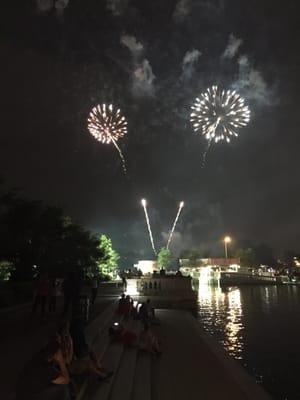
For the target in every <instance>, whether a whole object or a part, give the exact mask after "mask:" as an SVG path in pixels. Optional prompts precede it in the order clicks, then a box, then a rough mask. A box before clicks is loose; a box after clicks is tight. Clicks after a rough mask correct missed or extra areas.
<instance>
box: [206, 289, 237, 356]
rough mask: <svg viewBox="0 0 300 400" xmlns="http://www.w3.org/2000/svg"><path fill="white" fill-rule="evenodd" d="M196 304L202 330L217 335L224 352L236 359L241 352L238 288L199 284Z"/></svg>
mask: <svg viewBox="0 0 300 400" xmlns="http://www.w3.org/2000/svg"><path fill="white" fill-rule="evenodd" d="M198 304H199V313H200V316H201V321H202V323H203V326H204V328H205V329H206V330H207V331H208V332H210V333H212V334H215V335H216V333H217V336H218V338H219V340H220V342H221V343H222V344H223V346H224V348H225V350H227V351H228V353H229V354H230V355H232V356H233V357H234V358H236V359H241V358H242V352H243V344H244V338H243V330H244V326H243V319H242V317H243V309H242V301H241V293H240V290H239V289H238V288H228V290H226V291H223V290H222V289H221V288H220V287H215V286H210V285H207V284H201V282H200V284H199V290H198Z"/></svg>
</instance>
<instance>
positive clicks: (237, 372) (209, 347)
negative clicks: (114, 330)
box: [152, 310, 271, 400]
mask: <svg viewBox="0 0 300 400" xmlns="http://www.w3.org/2000/svg"><path fill="white" fill-rule="evenodd" d="M156 313H157V317H158V318H159V319H160V320H161V326H159V327H157V328H156V331H157V334H158V335H159V336H160V338H161V340H162V344H163V345H162V348H163V355H162V356H161V358H160V359H159V360H157V361H156V362H155V363H153V375H152V400H171V399H172V400H182V399H186V400H199V399H201V400H214V399H222V400H250V399H251V400H254V399H255V400H270V399H271V397H270V396H269V395H268V394H267V393H266V392H265V391H264V390H263V389H262V388H261V387H260V386H259V385H258V384H256V382H255V381H254V379H252V377H251V376H249V375H248V374H247V372H246V371H245V370H244V369H243V368H242V367H241V366H240V365H239V364H238V363H237V362H236V361H234V360H233V359H231V358H230V357H229V356H227V355H226V353H225V352H224V351H223V349H222V348H221V346H219V345H218V344H217V343H215V342H214V341H213V340H212V338H211V337H209V336H208V335H206V334H205V333H204V332H203V331H202V329H201V327H200V325H199V324H198V323H197V321H196V320H195V319H194V318H193V317H192V315H190V314H189V313H188V312H186V311H177V310H157V311H156Z"/></svg>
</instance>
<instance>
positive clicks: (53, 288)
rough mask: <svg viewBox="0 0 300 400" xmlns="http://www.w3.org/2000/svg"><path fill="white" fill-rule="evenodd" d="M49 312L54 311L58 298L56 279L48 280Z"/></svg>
mask: <svg viewBox="0 0 300 400" xmlns="http://www.w3.org/2000/svg"><path fill="white" fill-rule="evenodd" d="M49 286H50V287H49V312H55V311H56V304H57V297H58V289H59V288H58V286H59V283H58V281H57V279H55V278H53V279H51V280H50V285H49Z"/></svg>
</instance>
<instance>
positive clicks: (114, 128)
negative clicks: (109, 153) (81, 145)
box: [87, 104, 127, 174]
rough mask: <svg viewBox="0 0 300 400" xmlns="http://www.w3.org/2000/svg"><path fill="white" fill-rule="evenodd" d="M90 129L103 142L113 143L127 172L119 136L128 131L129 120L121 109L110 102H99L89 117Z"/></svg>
mask: <svg viewBox="0 0 300 400" xmlns="http://www.w3.org/2000/svg"><path fill="white" fill-rule="evenodd" d="M87 122H88V130H89V132H90V133H91V134H92V135H93V136H94V138H95V139H96V140H98V141H99V142H101V143H105V144H110V143H113V145H114V146H115V148H116V149H117V151H118V153H119V156H120V158H121V161H122V166H123V170H124V173H125V174H126V173H127V170H126V162H125V158H124V155H123V153H122V151H121V149H120V147H119V146H118V144H117V141H118V139H119V138H121V137H123V136H124V135H125V134H126V133H127V121H126V119H125V117H124V116H123V115H122V114H121V110H120V109H116V110H115V109H114V107H113V105H112V104H110V105H109V106H107V105H106V104H102V105H100V104H98V105H97V106H95V107H93V109H92V111H91V112H90V114H89V117H88V120H87Z"/></svg>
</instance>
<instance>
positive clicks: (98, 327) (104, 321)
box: [85, 301, 118, 347]
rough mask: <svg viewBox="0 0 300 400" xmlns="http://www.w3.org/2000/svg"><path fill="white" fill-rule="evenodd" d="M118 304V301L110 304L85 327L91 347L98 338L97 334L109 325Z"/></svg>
mask: <svg viewBox="0 0 300 400" xmlns="http://www.w3.org/2000/svg"><path fill="white" fill-rule="evenodd" d="M117 304H118V303H117V302H116V301H115V302H113V303H111V304H109V305H108V306H107V307H106V308H105V310H103V312H102V313H101V314H99V316H97V317H96V318H95V319H94V320H93V321H92V322H91V323H89V324H88V326H87V327H86V328H85V338H86V341H87V343H88V344H89V345H90V346H91V347H92V346H93V342H94V341H95V340H96V339H97V336H98V335H99V334H100V333H101V331H102V330H103V329H105V327H106V326H107V325H108V323H109V321H110V319H111V318H112V315H114V314H115V312H116V310H117Z"/></svg>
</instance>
